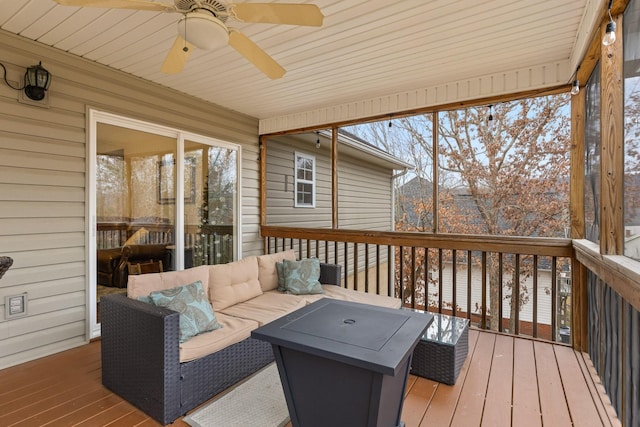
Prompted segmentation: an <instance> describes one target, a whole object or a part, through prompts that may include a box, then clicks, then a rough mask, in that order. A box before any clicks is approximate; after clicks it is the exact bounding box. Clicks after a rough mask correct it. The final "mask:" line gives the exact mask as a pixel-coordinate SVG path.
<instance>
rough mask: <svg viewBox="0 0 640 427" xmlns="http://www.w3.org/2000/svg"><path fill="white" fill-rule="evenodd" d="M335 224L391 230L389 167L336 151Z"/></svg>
mask: <svg viewBox="0 0 640 427" xmlns="http://www.w3.org/2000/svg"><path fill="white" fill-rule="evenodd" d="M338 159H339V161H338V176H339V177H340V180H339V183H338V221H339V228H350V229H358V230H377V231H391V230H392V229H393V227H392V220H391V212H392V207H393V201H392V188H391V176H392V173H393V171H392V170H389V169H383V168H381V167H379V166H375V165H371V164H367V163H365V162H363V161H362V160H359V159H354V158H352V157H345V156H342V155H340V154H338Z"/></svg>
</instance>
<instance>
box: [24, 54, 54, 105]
mask: <svg viewBox="0 0 640 427" xmlns="http://www.w3.org/2000/svg"><path fill="white" fill-rule="evenodd" d="M50 85H51V74H50V73H49V72H48V71H47V70H45V69H44V67H43V66H42V62H40V63H38V65H33V66H31V67H29V68H27V72H26V73H25V74H24V93H25V95H27V97H29V99H33V100H34V101H42V100H43V99H44V96H45V92H46V91H47V89H49V86H50Z"/></svg>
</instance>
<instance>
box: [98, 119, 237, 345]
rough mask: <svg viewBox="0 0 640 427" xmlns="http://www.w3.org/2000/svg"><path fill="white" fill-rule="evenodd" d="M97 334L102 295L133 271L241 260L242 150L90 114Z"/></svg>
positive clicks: (116, 289)
mask: <svg viewBox="0 0 640 427" xmlns="http://www.w3.org/2000/svg"><path fill="white" fill-rule="evenodd" d="M90 116H91V127H90V130H91V133H92V134H91V144H90V151H91V153H90V159H91V165H90V172H89V176H90V184H89V185H90V189H91V190H90V192H89V193H90V197H89V201H88V204H89V211H90V213H91V221H90V223H91V224H90V236H91V238H90V239H89V256H88V260H89V267H90V268H89V270H90V284H91V285H90V306H91V310H90V314H91V315H90V318H91V329H92V331H91V336H92V337H93V336H97V335H99V322H100V318H99V317H100V310H99V308H100V304H99V303H100V298H101V297H102V296H104V295H107V294H111V293H126V288H127V282H128V277H129V275H131V274H145V273H152V272H162V271H171V270H178V269H183V268H189V267H192V266H197V265H203V264H219V263H226V262H230V261H233V260H234V259H237V258H238V257H239V256H240V254H239V253H238V250H239V244H238V230H239V218H240V214H239V205H238V200H239V182H240V180H239V171H240V165H239V159H240V156H239V150H240V148H239V147H238V146H236V145H233V144H228V143H225V142H223V141H218V140H215V139H212V138H206V137H203V136H200V135H194V134H189V133H186V132H182V131H180V130H177V129H171V128H166V127H162V126H157V125H153V124H150V123H145V122H140V121H137V120H131V119H127V118H123V117H119V116H114V115H111V114H107V113H101V112H94V111H92V112H91V114H90Z"/></svg>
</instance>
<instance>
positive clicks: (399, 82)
mask: <svg viewBox="0 0 640 427" xmlns="http://www.w3.org/2000/svg"><path fill="white" fill-rule="evenodd" d="M156 1H162V2H164V3H171V2H172V0H156ZM250 1H253V0H249V2H250ZM263 1H264V0H263ZM267 1H268V0H267ZM281 1H282V2H291V0H281ZM298 1H299V2H305V3H306V2H309V3H315V4H317V5H318V6H319V7H320V9H321V11H322V13H323V14H324V16H325V19H324V25H323V26H322V27H320V28H316V27H296V26H287V25H271V24H243V23H240V22H237V21H230V22H229V24H230V25H231V26H233V27H235V28H238V29H240V30H241V31H242V32H243V33H244V34H246V35H247V36H249V37H250V38H251V39H252V40H253V41H254V42H256V43H257V44H258V45H259V46H260V47H262V48H263V49H264V50H265V51H266V52H267V53H269V54H270V55H271V56H272V57H273V58H274V59H276V60H277V61H278V62H279V63H280V64H281V65H282V66H283V67H284V68H285V69H286V70H287V74H286V75H285V76H284V77H283V78H282V79H279V80H270V79H268V78H267V77H265V76H264V75H262V74H261V73H260V72H259V71H257V69H255V68H254V67H253V66H252V65H251V64H250V63H249V62H247V61H246V60H245V59H244V58H243V57H241V56H240V55H239V54H238V53H237V52H236V51H234V50H233V49H232V48H231V47H229V46H225V47H222V48H220V49H217V50H215V51H200V50H196V51H195V52H194V53H193V55H192V56H191V58H190V60H189V61H188V63H187V65H186V68H185V69H184V71H183V72H182V73H180V74H178V75H165V74H163V73H161V72H160V66H161V64H162V62H163V61H164V58H165V55H166V53H167V51H168V50H169V48H170V47H171V45H172V43H173V41H174V38H175V36H176V28H177V26H176V22H177V20H178V19H179V18H180V14H177V13H162V12H147V11H132V10H122V9H102V8H78V7H69V6H60V5H58V4H56V3H55V2H53V1H52V0H0V28H1V29H2V30H3V31H7V32H10V33H14V34H18V35H20V36H22V37H26V38H28V39H32V40H36V41H38V42H40V43H43V44H45V45H50V46H53V47H55V48H57V49H60V50H62V51H65V52H69V53H71V54H74V55H78V56H81V57H83V58H86V59H87V60H91V61H96V62H98V63H100V64H104V65H106V66H109V67H112V68H115V69H118V70H122V71H123V72H125V73H131V74H133V75H136V76H139V77H141V78H143V79H147V80H150V81H153V82H157V83H159V84H161V85H165V86H168V87H171V88H174V89H176V90H178V91H181V92H184V93H187V94H190V95H193V96H195V97H198V98H202V99H205V100H208V101H210V102H213V103H216V104H220V105H223V106H225V107H227V108H230V109H233V110H236V111H240V112H242V113H245V114H248V115H250V116H252V117H256V118H258V119H269V118H274V117H280V116H286V115H291V114H295V113H300V112H307V111H314V110H317V109H320V108H328V107H331V106H338V105H345V104H348V103H350V102H356V101H362V100H369V99H372V98H374V97H379V96H389V95H391V94H396V93H402V92H405V91H408V90H414V89H417V88H428V87H436V86H438V85H443V84H449V83H451V82H462V81H468V80H469V79H473V78H477V77H479V76H493V75H499V74H500V73H505V72H508V71H511V70H522V69H527V67H531V69H538V70H539V69H551V68H552V69H553V73H552V74H553V78H542V79H541V81H540V82H538V83H537V86H545V85H547V86H553V85H557V84H558V82H563V83H568V82H570V81H571V79H572V75H573V72H574V71H575V67H576V65H577V64H578V63H579V61H580V59H581V57H582V55H584V51H585V47H586V45H587V43H588V42H589V40H587V39H588V38H590V36H589V34H588V32H589V31H590V30H591V28H592V26H593V22H594V20H595V17H597V14H598V13H599V12H600V11H601V10H602V7H603V4H604V0H563V1H557V0H527V1H521V0H485V1H477V0H431V1H424V0H402V1H393V0H387V1H380V0H369V1H365V0H314V1H308V0H307V1H301V0H298ZM221 3H223V4H228V2H225V1H221ZM0 61H2V53H1V52H0ZM24 65H25V66H26V65H30V64H24ZM43 65H45V67H46V64H43ZM489 92H491V88H490V89H489Z"/></svg>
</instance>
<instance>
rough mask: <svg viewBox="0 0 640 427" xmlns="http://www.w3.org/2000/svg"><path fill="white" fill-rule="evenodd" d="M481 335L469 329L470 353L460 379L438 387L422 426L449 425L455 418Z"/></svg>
mask: <svg viewBox="0 0 640 427" xmlns="http://www.w3.org/2000/svg"><path fill="white" fill-rule="evenodd" d="M479 335H480V333H479V332H478V331H476V330H470V331H469V355H468V356H467V360H465V362H464V365H462V369H461V370H460V375H459V376H458V380H457V381H456V383H455V384H454V385H452V386H450V385H445V384H439V385H438V388H437V389H436V392H435V394H434V395H433V399H432V400H431V402H430V404H429V405H428V408H427V412H426V413H425V416H424V418H423V421H422V422H421V423H420V427H426V426H448V425H450V424H451V420H452V419H453V415H454V414H455V411H456V406H457V405H458V399H459V398H460V393H461V392H462V387H463V385H464V384H465V380H466V378H467V373H468V371H469V366H470V364H471V359H472V358H473V355H474V354H475V348H476V343H477V342H478V336H479ZM407 427H408V426H407Z"/></svg>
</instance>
